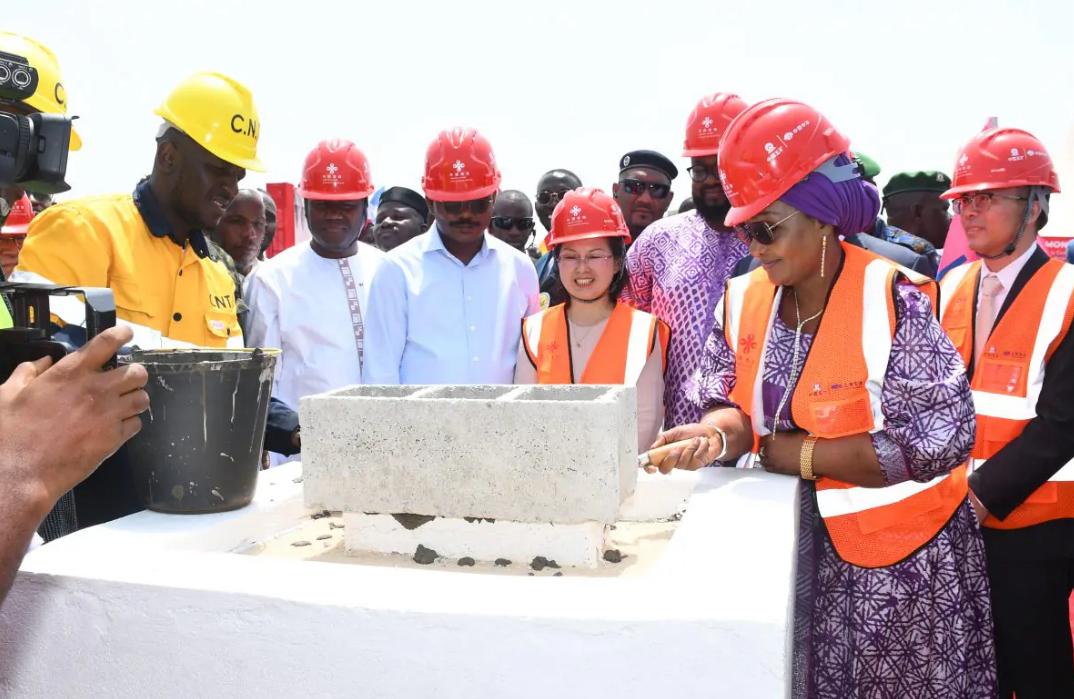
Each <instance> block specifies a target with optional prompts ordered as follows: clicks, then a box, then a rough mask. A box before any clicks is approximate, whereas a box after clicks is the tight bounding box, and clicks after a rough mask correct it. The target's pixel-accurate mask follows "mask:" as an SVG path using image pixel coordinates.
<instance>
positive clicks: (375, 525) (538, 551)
mask: <svg viewBox="0 0 1074 699" xmlns="http://www.w3.org/2000/svg"><path fill="white" fill-rule="evenodd" d="M343 526H344V539H343V541H344V546H345V548H346V549H347V551H349V552H366V551H372V552H374V553H399V554H404V555H408V556H409V555H411V554H413V553H414V551H415V550H416V549H417V548H418V545H419V544H421V545H422V546H424V547H425V548H429V549H432V550H434V551H436V553H437V555H439V556H441V557H443V558H464V557H467V556H469V557H470V558H473V559H475V560H478V561H489V562H491V561H495V560H496V559H499V558H506V559H507V560H509V561H511V562H512V563H513V564H515V565H520V566H527V565H529V563H530V561H532V560H533V559H534V558H536V557H537V556H544V557H545V558H547V559H549V560H553V561H555V562H556V563H557V564H559V565H561V566H575V567H584V568H596V567H597V562H598V561H599V560H600V556H601V552H602V551H603V549H604V541H605V535H606V532H607V525H605V524H602V523H600V522H581V523H578V524H554V523H551V522H510V521H508V520H503V519H500V520H495V521H492V520H487V519H474V520H473V521H468V520H465V519H455V518H448V517H437V518H435V519H433V520H431V521H428V522H425V523H424V524H420V525H418V526H416V527H414V528H412V529H408V528H407V527H406V526H404V525H403V524H402V523H400V522H399V521H398V520H396V518H395V517H393V516H392V515H367V514H361V513H346V512H345V513H344V514H343Z"/></svg>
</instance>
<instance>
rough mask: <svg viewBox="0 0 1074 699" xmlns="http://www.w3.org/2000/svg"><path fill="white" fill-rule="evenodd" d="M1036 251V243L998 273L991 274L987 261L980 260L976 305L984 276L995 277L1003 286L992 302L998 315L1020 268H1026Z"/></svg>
mask: <svg viewBox="0 0 1074 699" xmlns="http://www.w3.org/2000/svg"><path fill="white" fill-rule="evenodd" d="M1036 251H1037V245H1036V243H1034V244H1033V245H1030V246H1029V248H1028V249H1027V250H1026V251H1025V252H1023V253H1022V254H1021V255H1019V256H1018V257H1017V259H1015V260H1014V261H1012V262H1011V263H1010V264H1009V265H1007V266H1006V267H1004V268H1003V269H1001V270H1000V271H998V272H993V271H991V270H989V269H988V260H982V263H981V276H980V278H979V279H978V280H977V300H978V303H979V302H980V299H981V282H983V281H984V278H985V277H986V276H988V275H989V274H993V275H995V276H996V277H998V278H999V283H1000V284H1002V285H1003V288H1002V289H1000V290H999V293H997V294H996V298H995V302H994V306H993V307H994V308H995V309H996V313H997V314H998V313H999V311H1000V309H1001V308H1003V304H1004V303H1005V302H1006V301H1007V294H1008V293H1009V292H1010V290H1011V287H1012V286H1014V280H1015V279H1017V278H1018V274H1019V272H1021V271H1022V268H1024V267H1025V266H1026V263H1027V262H1029V258H1031V257H1033V253H1034V252H1036Z"/></svg>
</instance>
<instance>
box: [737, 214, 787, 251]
mask: <svg viewBox="0 0 1074 699" xmlns="http://www.w3.org/2000/svg"><path fill="white" fill-rule="evenodd" d="M800 213H802V212H801V211H795V212H794V213H793V214H791V215H790V216H785V217H784V218H781V219H780V220H778V221H776V222H775V223H772V224H768V223H765V222H764V221H754V222H752V223H743V224H741V225H738V226H735V233H737V234H738V237H739V239H740V240H741V241H742V242H743V243H745V244H746V245H749V244H750V241H753V240H756V241H757V242H758V243H760V244H761V245H771V244H772V243H774V242H775V241H776V235H775V233H776V229H777V228H779V227H780V226H781V225H783V224H784V223H785V222H787V221H789V220H791V219H792V218H794V217H795V216H797V215H798V214H800Z"/></svg>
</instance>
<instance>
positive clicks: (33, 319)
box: [0, 282, 116, 382]
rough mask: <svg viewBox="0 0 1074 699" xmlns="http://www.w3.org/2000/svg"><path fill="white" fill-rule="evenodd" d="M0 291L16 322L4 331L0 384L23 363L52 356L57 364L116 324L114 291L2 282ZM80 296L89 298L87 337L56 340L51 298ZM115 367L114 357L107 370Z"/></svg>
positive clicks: (0, 333) (1, 335)
mask: <svg viewBox="0 0 1074 699" xmlns="http://www.w3.org/2000/svg"><path fill="white" fill-rule="evenodd" d="M0 292H2V293H3V294H4V295H5V296H7V298H8V300H9V301H10V304H11V309H12V311H13V313H12V320H13V321H14V327H10V328H4V329H2V330H0V382H4V381H7V379H8V377H9V376H11V373H12V372H13V371H15V367H17V366H18V365H19V364H20V363H22V362H32V361H34V360H36V359H40V358H41V357H52V360H53V361H54V362H57V361H59V360H61V359H63V357H64V356H66V355H67V354H69V353H70V352H74V351H75V349H77V345H81V344H83V343H84V342H88V341H89V340H91V339H93V338H94V337H96V336H97V335H99V334H100V333H102V332H104V331H105V330H107V329H108V328H111V327H112V326H114V325H115V324H116V303H115V299H114V297H113V296H112V290H111V289H99V288H95V287H72V286H53V285H51V284H23V283H19V282H0ZM76 294H81V295H82V296H83V297H84V298H85V310H86V327H85V338H81V337H79V338H66V339H65V338H62V337H56V336H54V333H53V332H51V326H50V323H51V322H52V320H51V312H50V309H49V298H50V297H52V296H74V295H76ZM79 330H80V331H81V328H79ZM115 366H116V358H115V357H114V356H113V357H112V359H111V361H109V363H108V364H107V365H105V368H106V369H107V368H112V367H115Z"/></svg>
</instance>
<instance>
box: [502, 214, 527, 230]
mask: <svg viewBox="0 0 1074 699" xmlns="http://www.w3.org/2000/svg"><path fill="white" fill-rule="evenodd" d="M492 226H493V228H499V229H500V230H501V231H509V230H511V229H512V228H518V230H520V231H532V230H533V217H532V216H523V217H520V218H511V217H510V216H493V217H492Z"/></svg>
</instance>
